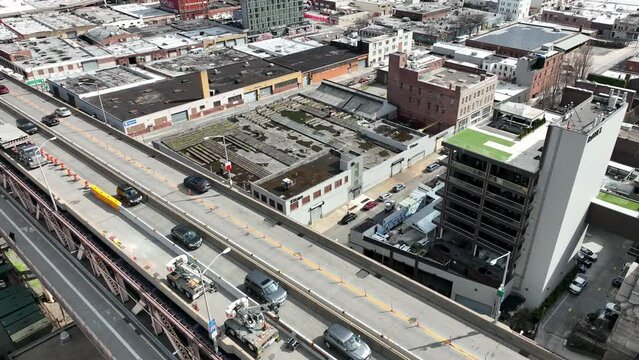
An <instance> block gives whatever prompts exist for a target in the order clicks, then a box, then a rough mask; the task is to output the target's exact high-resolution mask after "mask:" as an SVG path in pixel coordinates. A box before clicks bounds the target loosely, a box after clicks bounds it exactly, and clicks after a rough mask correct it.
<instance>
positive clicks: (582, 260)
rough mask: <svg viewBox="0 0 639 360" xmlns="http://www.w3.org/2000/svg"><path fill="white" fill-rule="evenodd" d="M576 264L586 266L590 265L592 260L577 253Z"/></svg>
mask: <svg viewBox="0 0 639 360" xmlns="http://www.w3.org/2000/svg"><path fill="white" fill-rule="evenodd" d="M577 264H583V265H585V266H586V267H591V266H592V260H591V259H590V258H588V257H586V256H579V255H577Z"/></svg>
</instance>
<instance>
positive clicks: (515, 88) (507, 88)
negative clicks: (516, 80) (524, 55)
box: [495, 81, 528, 102]
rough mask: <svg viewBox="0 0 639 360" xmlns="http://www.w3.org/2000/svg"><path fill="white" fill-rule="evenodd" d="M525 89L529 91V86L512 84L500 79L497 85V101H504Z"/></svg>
mask: <svg viewBox="0 0 639 360" xmlns="http://www.w3.org/2000/svg"><path fill="white" fill-rule="evenodd" d="M524 91H528V87H527V86H522V85H517V84H512V83H509V82H506V81H499V82H498V83H497V86H496V87H495V101H496V102H502V101H506V100H508V99H510V98H511V97H513V96H515V95H517V94H520V93H522V92H524Z"/></svg>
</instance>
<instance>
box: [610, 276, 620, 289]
mask: <svg viewBox="0 0 639 360" xmlns="http://www.w3.org/2000/svg"><path fill="white" fill-rule="evenodd" d="M621 284H623V278H622V277H621V276H617V277H616V278H614V279H612V286H613V287H616V288H617V289H619V288H620V287H621Z"/></svg>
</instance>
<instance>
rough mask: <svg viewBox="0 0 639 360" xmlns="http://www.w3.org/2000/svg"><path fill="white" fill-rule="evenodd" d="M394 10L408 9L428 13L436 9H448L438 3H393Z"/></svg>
mask: <svg viewBox="0 0 639 360" xmlns="http://www.w3.org/2000/svg"><path fill="white" fill-rule="evenodd" d="M395 9H396V10H401V11H410V12H414V13H419V14H428V13H430V12H433V11H438V10H448V9H449V8H448V7H447V6H444V5H441V4H438V3H424V2H422V3H418V4H414V5H395Z"/></svg>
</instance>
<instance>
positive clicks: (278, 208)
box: [277, 203, 284, 212]
mask: <svg viewBox="0 0 639 360" xmlns="http://www.w3.org/2000/svg"><path fill="white" fill-rule="evenodd" d="M277 210H279V211H281V212H284V206H282V204H280V203H278V204H277Z"/></svg>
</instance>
